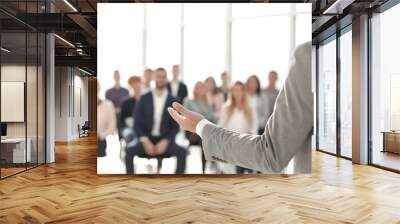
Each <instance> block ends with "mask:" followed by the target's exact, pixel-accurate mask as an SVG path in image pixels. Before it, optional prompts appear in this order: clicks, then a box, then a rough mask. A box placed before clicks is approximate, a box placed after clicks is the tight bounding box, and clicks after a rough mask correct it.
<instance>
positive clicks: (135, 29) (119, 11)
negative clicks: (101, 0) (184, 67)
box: [97, 4, 144, 97]
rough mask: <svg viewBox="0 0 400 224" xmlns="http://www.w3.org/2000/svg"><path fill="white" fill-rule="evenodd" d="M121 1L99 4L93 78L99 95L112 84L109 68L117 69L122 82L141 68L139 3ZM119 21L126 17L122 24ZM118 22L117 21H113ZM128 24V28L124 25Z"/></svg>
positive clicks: (141, 11) (141, 19) (111, 72)
mask: <svg viewBox="0 0 400 224" xmlns="http://www.w3.org/2000/svg"><path fill="white" fill-rule="evenodd" d="M123 5H124V4H122V5H119V4H99V7H98V13H99V15H101V16H98V24H99V26H98V29H97V32H98V37H97V42H98V43H100V44H99V46H98V54H97V55H98V57H97V69H98V75H97V78H98V80H100V85H101V88H100V96H101V97H104V93H105V91H106V90H107V89H109V88H111V87H112V86H113V85H114V80H113V72H114V70H119V71H120V73H121V83H122V85H126V84H127V80H128V78H129V76H131V75H134V74H135V75H140V74H141V73H142V71H143V51H142V49H143V35H142V29H143V6H144V5H143V4H142V5H136V6H131V7H123ZM121 21H127V22H126V23H125V24H124V23H121ZM116 24H118V25H116ZM128 24H129V28H128Z"/></svg>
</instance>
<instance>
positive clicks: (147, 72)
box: [143, 70, 153, 85]
mask: <svg viewBox="0 0 400 224" xmlns="http://www.w3.org/2000/svg"><path fill="white" fill-rule="evenodd" d="M152 75H153V74H152V72H151V71H150V70H145V71H144V73H143V82H144V83H145V84H146V85H148V84H149V83H150V81H151V79H152Z"/></svg>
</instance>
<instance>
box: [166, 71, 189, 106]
mask: <svg viewBox="0 0 400 224" xmlns="http://www.w3.org/2000/svg"><path fill="white" fill-rule="evenodd" d="M179 72H180V71H179V65H174V66H172V80H171V81H170V82H169V83H168V85H167V89H168V92H169V93H170V94H171V95H172V96H174V97H176V98H178V101H179V103H182V102H183V100H184V99H185V98H186V97H187V95H188V90H187V87H186V85H185V84H184V83H183V82H181V81H179Z"/></svg>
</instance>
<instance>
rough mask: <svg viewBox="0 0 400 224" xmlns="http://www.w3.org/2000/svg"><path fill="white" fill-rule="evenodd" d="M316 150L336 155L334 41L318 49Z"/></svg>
mask: <svg viewBox="0 0 400 224" xmlns="http://www.w3.org/2000/svg"><path fill="white" fill-rule="evenodd" d="M317 63H318V65H319V67H318V68H319V69H318V148H319V149H320V150H323V151H326V152H330V153H336V39H333V40H331V41H329V42H328V43H326V44H323V45H320V46H319V48H318V62H317Z"/></svg>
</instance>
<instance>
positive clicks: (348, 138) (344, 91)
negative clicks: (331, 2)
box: [339, 30, 353, 158]
mask: <svg viewBox="0 0 400 224" xmlns="http://www.w3.org/2000/svg"><path fill="white" fill-rule="evenodd" d="M351 48H352V34H351V30H350V31H348V32H346V33H344V34H342V35H341V36H340V50H339V51H340V154H341V156H344V157H348V158H351V157H352V148H351V145H352V96H353V95H352V74H353V72H352V50H351Z"/></svg>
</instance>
